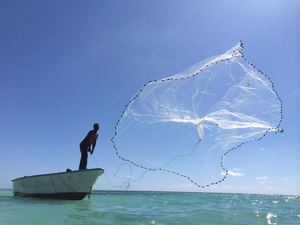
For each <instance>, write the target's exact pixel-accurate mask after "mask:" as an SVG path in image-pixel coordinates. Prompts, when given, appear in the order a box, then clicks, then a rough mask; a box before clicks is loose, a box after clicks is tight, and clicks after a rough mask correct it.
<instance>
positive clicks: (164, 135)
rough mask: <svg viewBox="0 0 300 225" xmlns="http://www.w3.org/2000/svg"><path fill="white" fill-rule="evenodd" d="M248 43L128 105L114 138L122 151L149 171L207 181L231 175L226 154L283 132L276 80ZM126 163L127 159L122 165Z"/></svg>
mask: <svg viewBox="0 0 300 225" xmlns="http://www.w3.org/2000/svg"><path fill="white" fill-rule="evenodd" d="M242 50H243V44H242V42H240V43H239V44H238V45H236V46H234V47H233V48H232V49H230V50H229V51H227V52H225V53H224V54H222V55H218V56H215V57H211V58H208V59H206V60H204V61H201V62H200V63H198V64H196V65H194V66H192V67H191V68H188V69H186V70H184V71H183V72H181V73H178V74H175V75H173V76H170V77H166V78H163V79H160V80H153V81H150V82H148V83H147V84H145V85H144V86H143V87H142V88H141V89H140V90H139V91H138V92H137V93H136V94H135V95H134V96H133V97H132V99H131V100H130V101H129V103H128V104H127V105H126V107H125V109H124V111H123V113H122V115H121V117H120V119H119V120H118V122H117V124H116V126H115V134H114V136H113V137H112V143H113V146H114V149H115V152H116V155H117V156H118V158H120V159H121V160H123V161H124V163H125V164H128V165H129V166H132V167H135V168H136V169H139V170H140V173H139V174H140V175H137V174H138V173H137V174H136V175H135V176H136V177H133V175H132V168H129V169H127V170H128V171H130V174H129V175H128V174H127V176H126V175H125V174H120V171H122V170H121V169H118V170H117V172H116V173H115V175H116V176H119V177H122V178H123V180H124V178H125V177H127V179H128V181H129V180H130V179H133V180H134V179H136V180H138V179H139V176H143V175H144V174H145V173H146V172H147V173H149V172H162V173H169V174H172V175H176V176H179V177H180V178H182V179H185V180H186V181H188V182H191V183H193V184H194V185H196V186H198V187H200V188H204V187H208V186H211V185H214V184H218V183H220V182H222V181H224V179H225V178H226V177H227V176H228V173H229V172H228V171H229V170H228V169H227V168H226V167H225V165H224V158H225V156H226V155H227V154H228V153H229V152H230V151H232V150H234V149H237V148H240V147H241V146H243V145H244V144H246V143H248V142H251V141H255V140H260V139H261V138H263V137H264V136H265V135H266V134H267V133H269V132H278V131H281V129H280V128H279V125H280V122H281V120H282V103H281V100H280V98H279V96H278V93H277V92H276V91H275V89H274V86H273V83H272V81H271V80H270V78H269V77H267V76H266V75H265V74H264V73H263V72H261V71H260V70H258V69H256V68H255V67H254V66H253V65H252V64H250V63H249V62H248V61H247V60H246V59H245V58H244V56H243V52H242ZM122 167H124V164H122Z"/></svg>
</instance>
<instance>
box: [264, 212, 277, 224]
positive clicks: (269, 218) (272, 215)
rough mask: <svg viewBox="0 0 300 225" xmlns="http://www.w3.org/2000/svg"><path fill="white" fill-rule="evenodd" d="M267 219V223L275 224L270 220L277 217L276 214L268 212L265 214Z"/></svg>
mask: <svg viewBox="0 0 300 225" xmlns="http://www.w3.org/2000/svg"><path fill="white" fill-rule="evenodd" d="M266 218H267V221H268V224H274V225H275V224H276V222H273V221H272V220H276V219H277V215H276V214H273V213H270V212H269V213H268V214H267V216H266Z"/></svg>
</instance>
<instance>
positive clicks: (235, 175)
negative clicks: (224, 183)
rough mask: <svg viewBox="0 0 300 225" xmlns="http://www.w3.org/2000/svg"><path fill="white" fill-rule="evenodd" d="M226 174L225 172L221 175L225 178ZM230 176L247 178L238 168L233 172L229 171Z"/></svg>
mask: <svg viewBox="0 0 300 225" xmlns="http://www.w3.org/2000/svg"><path fill="white" fill-rule="evenodd" d="M225 174H226V173H225V172H224V171H223V172H222V173H221V175H223V176H225ZM228 175H229V176H233V177H242V176H245V174H244V173H243V172H242V171H241V170H240V169H238V168H234V169H233V170H228Z"/></svg>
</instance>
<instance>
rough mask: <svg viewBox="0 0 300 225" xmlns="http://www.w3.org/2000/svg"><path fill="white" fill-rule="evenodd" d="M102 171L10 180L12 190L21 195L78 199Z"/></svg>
mask: <svg viewBox="0 0 300 225" xmlns="http://www.w3.org/2000/svg"><path fill="white" fill-rule="evenodd" d="M103 172H104V170H103V169H100V168H97V169H87V170H76V171H70V172H62V173H51V174H41V175H35V176H26V177H21V178H17V179H14V180H12V182H13V192H14V195H15V196H22V197H35V198H51V199H68V200H80V199H83V198H84V197H85V196H86V195H87V194H89V193H90V192H91V190H92V187H93V185H94V184H95V182H96V180H97V178H98V177H99V176H100V175H101V174H103Z"/></svg>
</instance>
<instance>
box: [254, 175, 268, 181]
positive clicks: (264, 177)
mask: <svg viewBox="0 0 300 225" xmlns="http://www.w3.org/2000/svg"><path fill="white" fill-rule="evenodd" d="M255 179H256V180H267V179H269V177H266V176H262V177H255Z"/></svg>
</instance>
